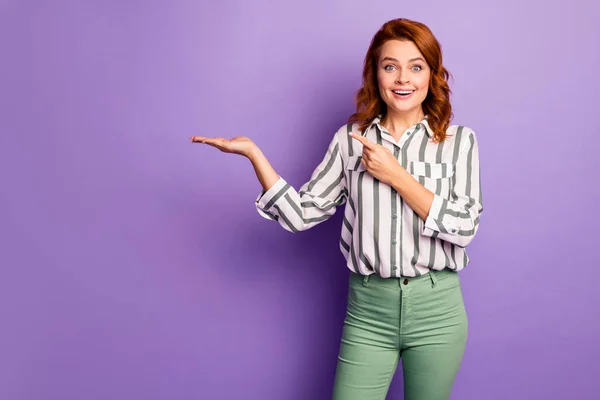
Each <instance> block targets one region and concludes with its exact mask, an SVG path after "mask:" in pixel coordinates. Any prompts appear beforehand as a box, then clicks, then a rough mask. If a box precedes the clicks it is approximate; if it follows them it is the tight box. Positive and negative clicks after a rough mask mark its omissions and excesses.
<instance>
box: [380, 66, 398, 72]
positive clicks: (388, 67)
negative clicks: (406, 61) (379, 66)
mask: <svg viewBox="0 0 600 400" xmlns="http://www.w3.org/2000/svg"><path fill="white" fill-rule="evenodd" d="M395 68H396V67H394V66H393V65H386V66H385V67H383V69H384V70H386V71H388V72H389V71H393V70H394V69H395Z"/></svg>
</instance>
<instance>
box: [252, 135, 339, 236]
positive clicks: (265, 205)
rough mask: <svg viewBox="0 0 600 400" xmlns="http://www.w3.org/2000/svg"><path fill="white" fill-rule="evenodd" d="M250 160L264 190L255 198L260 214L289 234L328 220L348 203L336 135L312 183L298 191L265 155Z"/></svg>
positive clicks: (306, 184) (313, 174)
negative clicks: (269, 162)
mask: <svg viewBox="0 0 600 400" xmlns="http://www.w3.org/2000/svg"><path fill="white" fill-rule="evenodd" d="M251 161H252V164H253V165H254V168H255V171H256V174H257V176H258V179H259V180H260V181H261V184H262V185H263V189H264V190H263V191H262V193H260V195H259V196H258V198H257V199H256V207H257V211H258V212H259V214H260V215H261V216H263V217H265V218H268V219H272V220H276V221H278V222H279V223H280V225H281V226H282V227H283V228H284V229H286V230H288V231H290V232H299V231H303V230H306V229H309V228H312V227H313V226H315V225H317V224H319V223H321V222H323V221H325V220H327V219H329V218H330V217H331V216H332V215H333V214H335V211H336V208H337V207H338V206H339V205H341V204H343V203H344V202H345V200H346V195H347V189H346V184H345V178H344V170H343V166H342V157H341V154H340V145H339V143H338V139H337V134H336V136H334V138H333V140H332V141H331V143H330V144H329V147H328V149H327V153H326V154H325V157H324V158H323V160H322V161H321V163H320V164H319V165H318V166H317V168H316V169H315V170H314V172H313V173H312V176H311V178H310V180H309V181H308V182H306V183H305V184H304V185H303V186H302V187H301V188H300V190H299V191H296V190H295V189H294V188H293V187H292V186H291V185H290V184H288V183H287V182H286V181H285V180H284V179H283V178H281V177H279V176H278V175H277V174H276V173H275V171H273V170H272V168H271V167H270V165H269V164H268V161H266V158H264V156H261V155H260V154H257V155H255V156H254V157H252V159H251ZM273 181H275V182H274V183H273V184H272V185H271V183H272V182H273Z"/></svg>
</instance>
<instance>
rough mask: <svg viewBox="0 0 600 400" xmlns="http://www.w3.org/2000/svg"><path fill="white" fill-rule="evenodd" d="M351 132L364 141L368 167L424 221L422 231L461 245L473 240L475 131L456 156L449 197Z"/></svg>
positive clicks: (477, 197) (478, 208) (478, 201)
mask: <svg viewBox="0 0 600 400" xmlns="http://www.w3.org/2000/svg"><path fill="white" fill-rule="evenodd" d="M352 136H353V137H354V138H355V139H356V140H358V141H360V142H361V143H362V144H363V163H365V165H366V167H367V169H368V171H369V172H370V173H371V174H372V175H373V176H375V177H376V178H377V179H379V180H380V181H382V182H385V183H387V184H389V185H390V186H392V187H393V188H394V189H396V191H397V192H398V194H399V195H400V196H402V198H403V199H404V200H405V201H406V203H407V204H408V206H409V207H410V208H411V209H413V210H414V211H415V212H416V213H417V214H418V215H419V217H420V218H421V219H422V220H423V221H425V225H424V228H423V232H422V233H423V235H425V236H429V237H438V238H440V239H442V240H445V241H448V242H450V243H453V244H455V245H457V246H460V247H465V246H467V245H468V244H469V243H470V242H471V240H473V237H474V236H475V233H477V230H478V228H479V215H480V214H481V212H482V211H483V205H482V197H481V188H480V180H479V152H478V146H477V139H476V138H475V134H474V133H472V134H471V135H469V136H468V137H467V140H466V142H465V145H463V148H462V149H461V151H460V153H459V156H458V159H457V160H456V165H455V172H454V178H453V179H454V185H453V187H452V192H451V198H450V200H448V199H445V198H443V197H441V196H439V195H436V194H434V193H432V192H431V191H429V190H428V189H426V188H425V187H424V186H423V185H421V184H420V183H419V182H418V181H417V180H416V179H414V178H413V177H412V175H411V174H410V173H408V171H406V170H405V169H404V168H402V166H401V165H400V164H399V163H398V161H397V160H396V158H395V157H394V156H393V155H392V153H391V152H390V151H389V150H388V149H386V148H385V147H383V146H381V145H376V144H374V143H371V142H369V141H368V140H367V139H366V138H364V137H362V136H360V135H352Z"/></svg>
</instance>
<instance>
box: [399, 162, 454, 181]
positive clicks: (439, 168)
mask: <svg viewBox="0 0 600 400" xmlns="http://www.w3.org/2000/svg"><path fill="white" fill-rule="evenodd" d="M408 172H410V173H411V174H412V175H415V176H423V177H425V178H431V179H442V178H449V177H451V176H452V175H454V164H451V163H428V162H424V161H417V162H411V163H410V166H409V169H408Z"/></svg>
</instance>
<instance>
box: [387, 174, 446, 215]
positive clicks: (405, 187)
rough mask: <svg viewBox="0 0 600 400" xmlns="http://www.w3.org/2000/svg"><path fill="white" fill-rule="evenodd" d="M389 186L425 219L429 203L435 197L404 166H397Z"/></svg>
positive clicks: (429, 206)
mask: <svg viewBox="0 0 600 400" xmlns="http://www.w3.org/2000/svg"><path fill="white" fill-rule="evenodd" d="M391 186H392V187H393V188H394V189H395V190H396V191H397V192H398V194H399V195H400V196H401V197H402V198H403V199H404V201H405V202H406V203H407V204H408V206H409V207H410V208H411V209H412V210H413V211H415V212H416V213H417V215H418V216H419V217H420V218H421V219H422V220H423V221H425V220H427V216H428V215H429V210H430V209H431V203H433V198H434V197H435V196H434V194H433V193H432V192H430V191H429V190H428V189H426V188H425V187H424V186H423V185H421V184H420V183H419V182H418V181H417V180H416V179H415V178H413V176H412V175H411V174H409V173H408V171H406V170H405V169H404V168H398V171H397V173H396V174H395V175H394V178H393V180H392V182H391Z"/></svg>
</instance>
